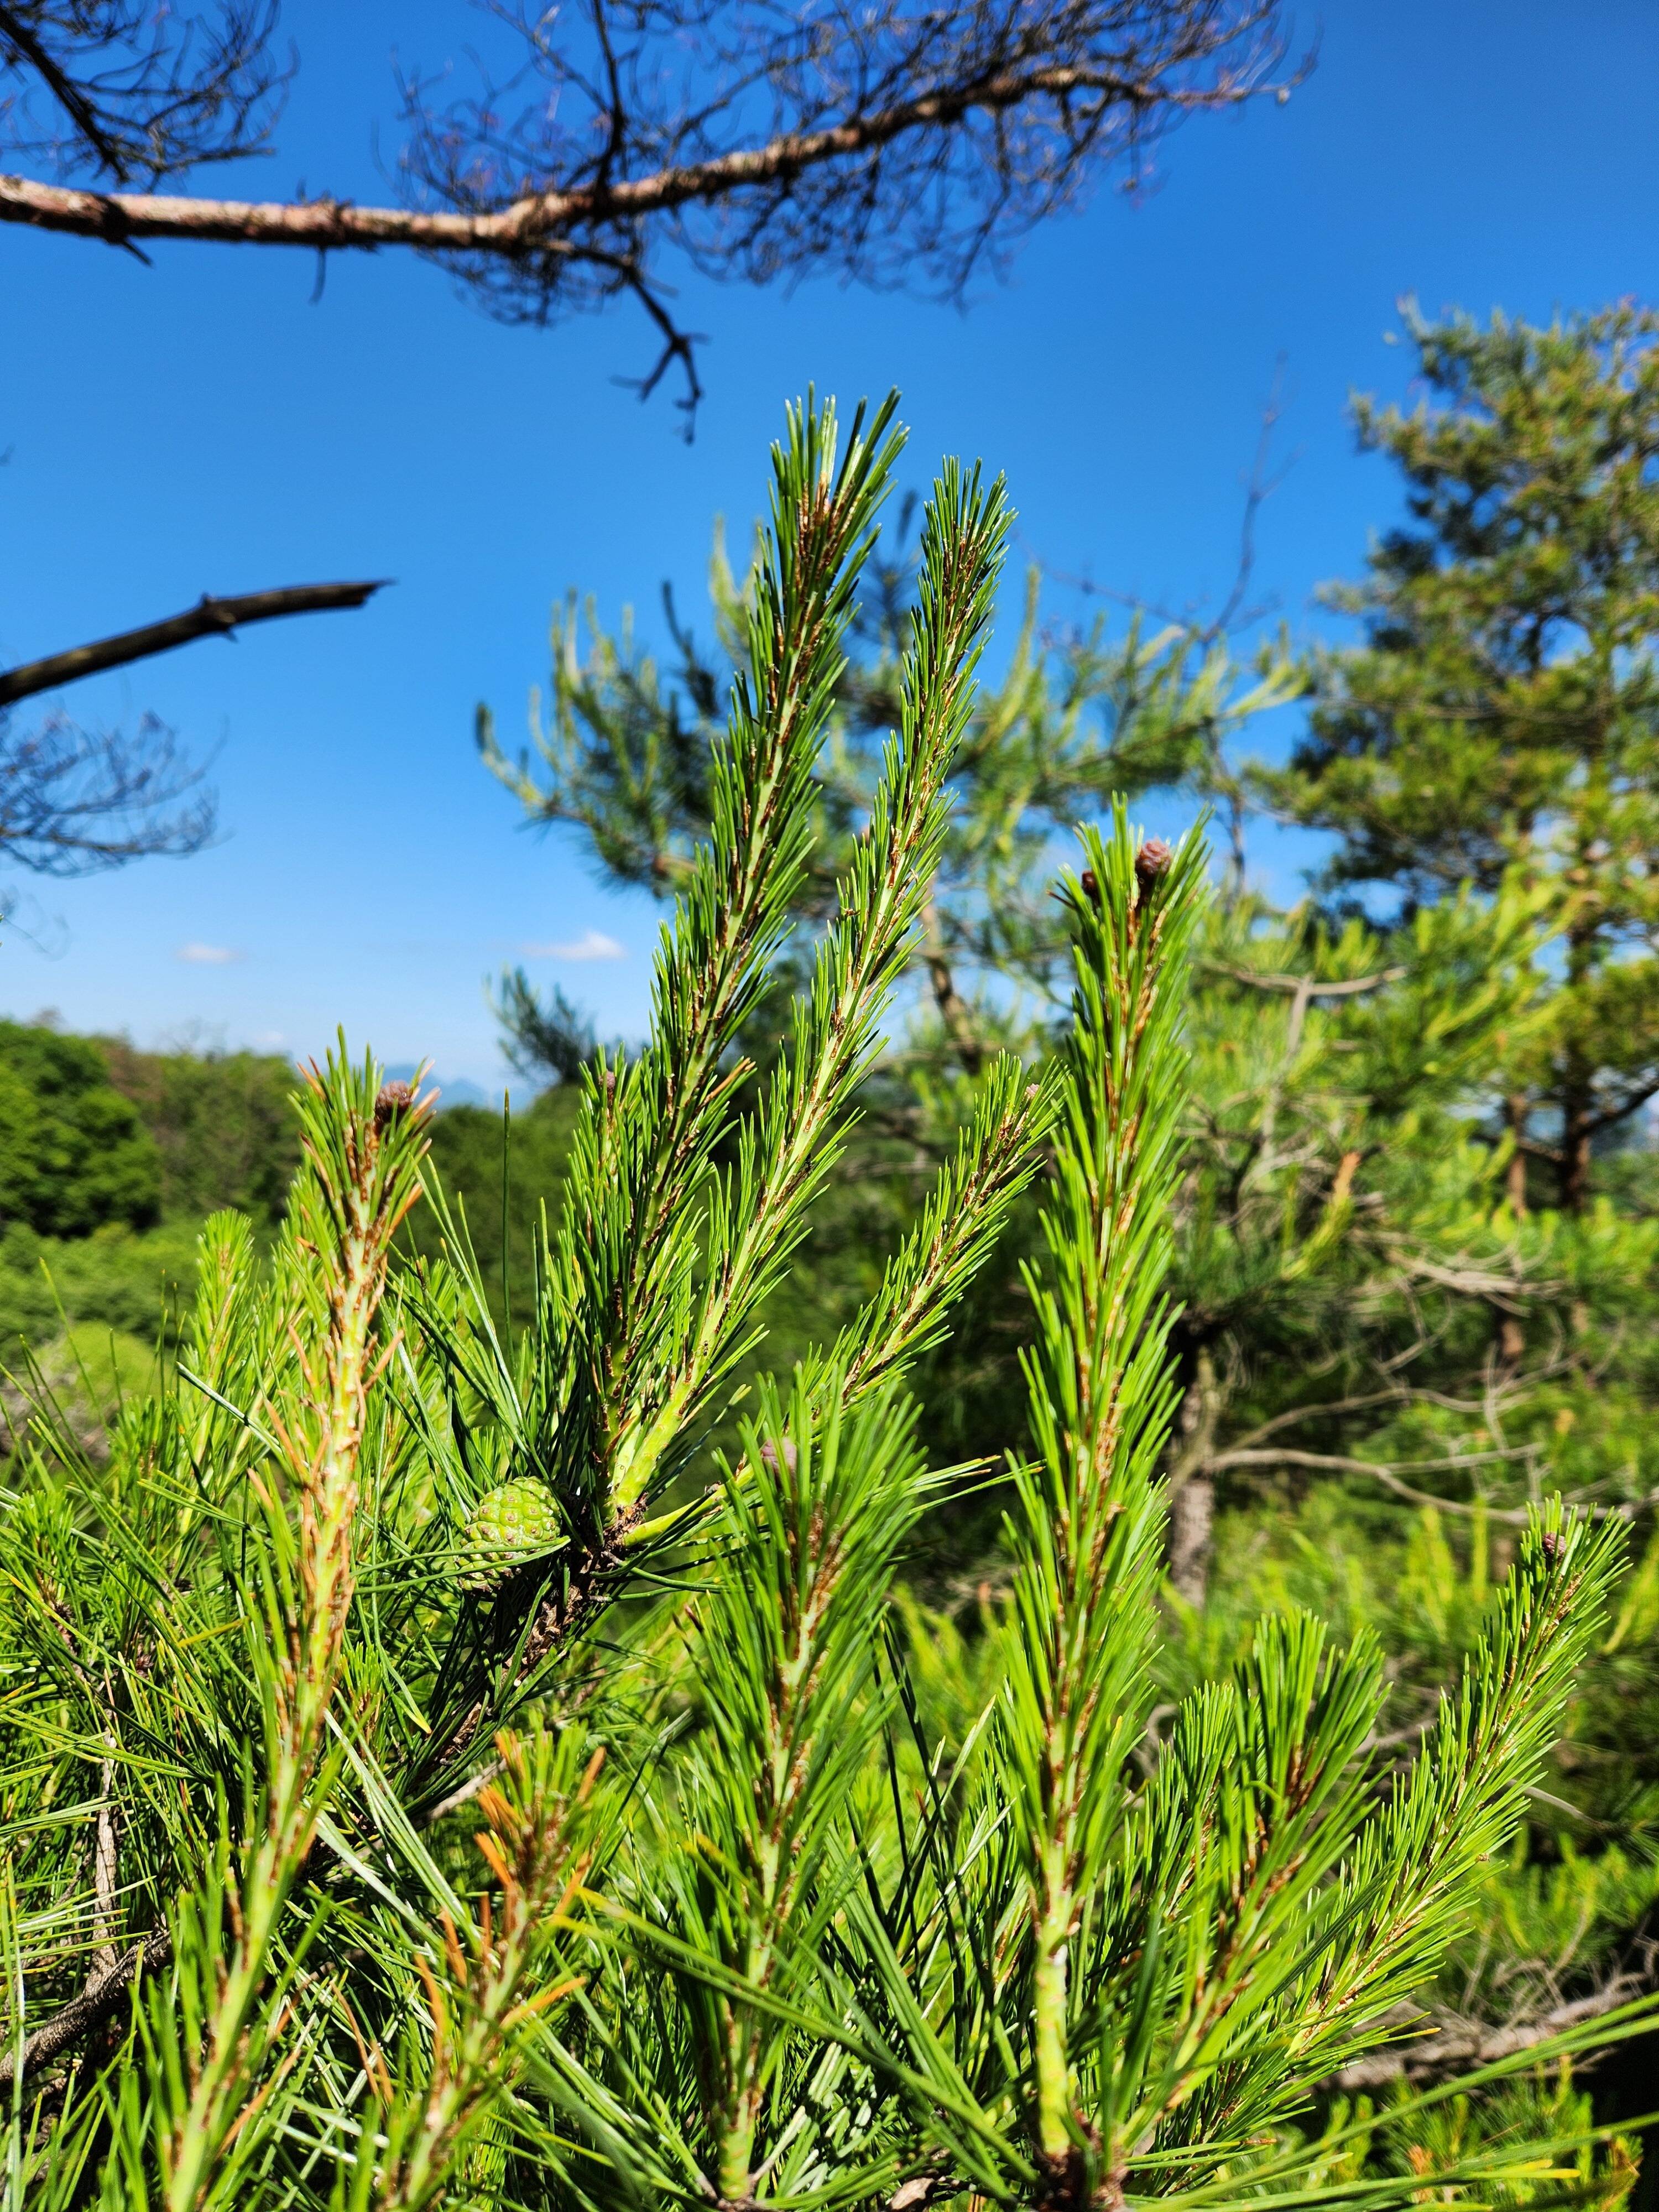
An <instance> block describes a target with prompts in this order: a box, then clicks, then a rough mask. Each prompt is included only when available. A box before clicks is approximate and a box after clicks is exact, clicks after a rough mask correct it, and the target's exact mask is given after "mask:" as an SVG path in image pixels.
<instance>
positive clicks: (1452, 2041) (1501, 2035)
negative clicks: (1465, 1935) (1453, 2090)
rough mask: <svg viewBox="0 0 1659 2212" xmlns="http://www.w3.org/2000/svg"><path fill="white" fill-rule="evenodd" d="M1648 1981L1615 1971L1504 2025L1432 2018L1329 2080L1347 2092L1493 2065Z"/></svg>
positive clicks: (1600, 2012) (1616, 2004)
mask: <svg viewBox="0 0 1659 2212" xmlns="http://www.w3.org/2000/svg"><path fill="white" fill-rule="evenodd" d="M1647 1986H1648V1984H1646V1983H1645V1981H1644V1980H1643V1979H1641V1978H1639V1977H1638V1976H1635V1975H1630V1974H1620V1975H1619V1976H1617V1977H1616V1978H1614V1979H1613V1980H1612V1981H1610V1982H1609V1983H1608V1984H1607V1986H1606V1987H1605V1988H1604V1989H1600V1990H1595V1991H1593V1992H1592V1993H1591V1995H1590V1996H1586V1997H1577V1998H1575V1999H1574V2000H1573V2002H1571V2003H1570V2004H1560V2005H1557V2006H1555V2007H1554V2008H1553V2010H1552V2011H1549V2012H1547V2013H1545V2014H1543V2015H1541V2017H1540V2018H1539V2019H1537V2020H1534V2021H1524V2022H1522V2021H1517V2022H1516V2024H1515V2025H1513V2026H1511V2027H1491V2026H1489V2025H1488V2024H1487V2023H1486V2021H1462V2020H1455V2019H1452V2018H1445V2019H1443V2021H1438V2022H1437V2023H1436V2024H1435V2025H1434V2026H1433V2027H1432V2029H1431V2033H1428V2034H1427V2035H1425V2037H1424V2038H1423V2039H1422V2041H1421V2042H1418V2043H1409V2044H1404V2045H1399V2044H1397V2045H1395V2047H1394V2048H1393V2049H1392V2050H1389V2051H1378V2052H1377V2054H1376V2056H1375V2057H1371V2058H1362V2059H1361V2060H1360V2061H1359V2063H1358V2064H1357V2065H1354V2066H1347V2067H1345V2068H1344V2069H1343V2070H1342V2071H1341V2073H1340V2074H1339V2075H1336V2076H1335V2078H1334V2081H1333V2083H1332V2085H1331V2086H1332V2087H1334V2088H1337V2089H1340V2090H1343V2091H1346V2093H1349V2094H1352V2093H1354V2092H1356V2091H1358V2090H1364V2089H1380V2088H1382V2087H1384V2086H1385V2085H1386V2084H1387V2083H1388V2082H1389V2081H1398V2080H1399V2078H1400V2076H1401V2075H1402V2074H1403V2075H1405V2076H1406V2078H1407V2080H1408V2081H1413V2082H1421V2081H1431V2080H1433V2079H1435V2078H1437V2077H1441V2076H1444V2075H1449V2074H1456V2073H1461V2072H1463V2071H1465V2070H1466V2069H1471V2068H1474V2067H1477V2066H1491V2065H1494V2064H1496V2063H1497V2062H1498V2060H1499V2059H1500V2058H1512V2057H1515V2056H1516V2053H1517V2052H1519V2051H1534V2050H1535V2049H1536V2048H1537V2047H1538V2045H1540V2044H1541V2043H1547V2041H1548V2040H1549V2039H1550V2038H1551V2037H1552V2036H1555V2035H1560V2034H1562V2033H1565V2030H1567V2029H1568V2028H1570V2027H1579V2026H1581V2025H1582V2024H1583V2022H1584V2021H1587V2020H1600V2019H1601V2018H1602V2017H1603V2016H1604V2015H1606V2014H1607V2013H1610V2012H1616V2011H1617V2010H1618V2009H1619V2008H1620V2005H1623V2004H1628V2003H1629V2002H1630V2001H1631V1999H1632V1997H1636V1996H1640V1995H1641V1994H1642V1992H1643V1990H1644V1989H1645V1988H1646V1987H1647Z"/></svg>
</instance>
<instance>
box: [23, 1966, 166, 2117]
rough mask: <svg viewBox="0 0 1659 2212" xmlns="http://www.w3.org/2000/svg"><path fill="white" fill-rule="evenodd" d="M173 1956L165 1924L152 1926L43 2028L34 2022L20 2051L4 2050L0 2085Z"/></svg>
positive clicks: (88, 2025) (51, 2054)
mask: <svg viewBox="0 0 1659 2212" xmlns="http://www.w3.org/2000/svg"><path fill="white" fill-rule="evenodd" d="M172 1955H173V1937H172V1936H171V1934H170V1933H169V1932H168V1930H167V1929H165V1928H157V1929H153V1930H152V1932H151V1933H150V1934H149V1935H148V1936H145V1937H144V1939H143V1942H140V1943H135V1944H134V1945H133V1946H132V1948H131V1949H130V1950H128V1951H125V1952H123V1953H122V1954H121V1956H120V1957H119V1958H118V1960H116V1962H115V1964H114V1965H113V1966H109V1967H106V1969H105V1970H104V1972H102V1973H100V1974H97V1975H94V1978H93V1979H92V1980H91V1981H89V1982H88V1984H87V1986H86V1988H85V1989H84V1990H82V1992H81V1994H80V1996H78V1997H71V1998H70V2002H68V2003H67V2004H66V2005H65V2006H64V2009H63V2010H62V2012H59V2013H54V2014H53V2015H52V2018H51V2019H50V2020H49V2021H46V2024H45V2026H44V2027H37V2028H36V2029H35V2031H34V2033H33V2035H31V2036H30V2037H29V2038H28V2039H27V2042H26V2043H25V2044H24V2045H23V2048H22V2051H21V2053H19V2052H17V2051H7V2052H6V2054H5V2056H4V2057H3V2058H0V2089H9V2087H11V2084H12V2082H13V2081H14V2080H15V2077H16V2075H17V2074H18V2073H19V2071H20V2070H21V2072H22V2073H23V2074H24V2075H28V2074H31V2073H34V2072H38V2071H39V2069H40V2068H41V2067H42V2066H44V2065H46V2063H48V2061H49V2060H51V2059H53V2058H56V2057H58V2056H59V2054H60V2053H61V2052H63V2051H68V2050H70V2048H71V2047H72V2046H73V2045H76V2044H77V2043H79V2042H81V2041H82V2039H84V2038H85V2037H86V2036H87V2035H88V2034H90V2033H91V2032H92V2030H93V2029H94V2027H97V2026H98V2024H99V2022H100V2021H102V2020H105V2019H106V2018H107V2017H108V2016H109V2015H110V2014H111V2013H112V2011H113V2010H114V2009H115V2007H116V2006H117V2005H118V2003H119V2002H120V2000H121V1998H122V1996H124V1995H125V1992H126V1991H127V1990H128V1989H130V1988H131V1985H132V1984H133V1983H134V1982H135V1981H136V1980H137V1978H138V1977H139V1975H140V1974H146V1973H149V1972H152V1971H153V1970H154V1969H155V1967H157V1966H165V1965H166V1963H167V1960H168V1959H169V1958H171V1956H172ZM20 2057H21V2069H20V2066H19V2059H20Z"/></svg>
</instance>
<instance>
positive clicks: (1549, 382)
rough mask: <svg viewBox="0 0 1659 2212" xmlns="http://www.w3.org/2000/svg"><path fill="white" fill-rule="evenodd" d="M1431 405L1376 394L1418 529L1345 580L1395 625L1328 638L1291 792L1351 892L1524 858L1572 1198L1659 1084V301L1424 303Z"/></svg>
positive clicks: (1433, 894) (1536, 1068) (1528, 1068)
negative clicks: (1483, 306) (1541, 897)
mask: <svg viewBox="0 0 1659 2212" xmlns="http://www.w3.org/2000/svg"><path fill="white" fill-rule="evenodd" d="M1407 336H1408V337H1409V338H1410V340H1411V342H1412V343H1413V345H1414V346H1415V347H1416V349H1417V352H1418V372H1419V377H1420V380H1421V382H1422V385H1423V386H1424V388H1425V393H1426V394H1427V395H1428V396H1427V397H1425V399H1424V401H1423V402H1422V403H1421V404H1419V407H1418V408H1417V409H1416V410H1413V412H1411V413H1409V414H1407V413H1405V412H1403V411H1402V410H1399V409H1397V408H1382V407H1377V406H1375V405H1373V404H1370V403H1369V402H1361V403H1360V404H1359V406H1358V410H1357V418H1358V428H1359V435H1360V441H1361V443H1362V445H1363V446H1364V447H1368V448H1370V450H1372V451H1376V452H1381V453H1386V454H1387V455H1388V456H1389V458H1390V459H1392V460H1394V461H1395V463H1396V464H1397V465H1398V466H1399V468H1400V470H1401V473H1402V475H1403V476H1404V477H1405V480H1406V483H1407V504H1408V509H1409V513H1410V516H1411V526H1409V527H1407V528H1403V529H1400V530H1396V531H1394V532H1390V533H1389V535H1388V536H1387V537H1385V538H1383V541H1382V543H1381V544H1380V545H1379V546H1378V547H1377V549H1376V551H1375V552H1374V553H1373V555H1372V556H1371V561H1370V574H1369V575H1368V576H1367V578H1366V580H1364V583H1362V584H1360V585H1358V586H1344V587H1342V588H1340V589H1338V590H1335V591H1333V592H1331V593H1330V594H1329V598H1330V601H1331V604H1333V605H1335V606H1337V607H1339V608H1340V609H1342V610H1343V611H1346V612H1348V613H1351V614H1354V615H1357V616H1358V617H1360V618H1361V619H1362V620H1363V622H1364V625H1365V629H1366V633H1367V641H1366V643H1365V644H1364V646H1362V647H1358V648H1356V649H1349V650H1346V651H1339V652H1333V653H1327V654H1326V655H1324V656H1323V657H1322V659H1320V660H1319V661H1318V663H1317V665H1316V673H1315V681H1316V694H1317V696H1316V707H1315V710H1314V713H1313V715H1312V717H1311V719H1310V726H1309V731H1308V735H1307V737H1306V738H1305V740H1304V742H1303V743H1302V744H1300V745H1299V746H1298V747H1297V750H1296V753H1295V756H1294V757H1293V759H1292V761H1291V765H1290V767H1289V769H1286V770H1285V772H1284V774H1283V775H1279V776H1277V777H1273V778H1269V779H1267V787H1268V789H1269V790H1270V791H1271V793H1272V794H1273V798H1274V800H1275V803H1277V804H1278V805H1281V806H1283V807H1285V808H1286V809H1287V810H1288V811H1291V812H1292V813H1294V815H1295V816H1296V817H1297V819H1298V820H1300V821H1303V822H1307V823H1312V824H1315V825H1316V826H1318V827H1320V828H1322V829H1332V830H1334V831H1336V832H1337V833H1338V836H1339V837H1340V844H1339V846H1338V848H1337V851H1336V853H1335V854H1334V857H1333V859H1332V860H1331V862H1330V864H1329V866H1328V871H1327V875H1328V880H1329V881H1330V882H1331V883H1332V884H1372V883H1383V884H1391V885H1394V886H1395V887H1397V888H1398V890H1400V891H1401V893H1402V894H1403V895H1404V896H1406V897H1407V899H1408V900H1410V901H1420V900H1437V899H1440V898H1443V897H1445V896H1450V895H1452V894H1454V893H1455V891H1456V890H1457V888H1458V886H1459V885H1461V884H1465V883H1468V884H1474V886H1475V887H1476V888H1477V889H1479V890H1482V891H1485V892H1487V893H1492V892H1495V891H1496V890H1498V885H1499V884H1500V882H1501V881H1502V879H1503V878H1504V875H1505V873H1506V872H1507V871H1509V870H1511V869H1516V870H1518V871H1520V872H1521V873H1522V875H1523V877H1524V878H1526V880H1527V881H1528V883H1531V884H1536V885H1537V886H1538V887H1539V889H1540V890H1541V892H1542V893H1544V894H1545V895H1546V896H1547V900H1548V903H1549V908H1550V926H1551V930H1552V933H1553V934H1554V935H1556V936H1557V937H1558V938H1559V942H1560V946H1561V972H1560V975H1559V981H1555V982H1554V983H1553V987H1550V986H1547V1019H1546V1020H1545V1021H1544V1022H1543V1023H1542V1024H1539V1025H1535V1026H1534V1029H1533V1030H1531V1032H1530V1033H1529V1035H1528V1037H1527V1039H1526V1040H1525V1042H1524V1043H1522V1044H1521V1045H1520V1048H1518V1049H1516V1050H1514V1051H1512V1052H1511V1053H1510V1054H1507V1055H1506V1056H1505V1057H1506V1062H1507V1065H1506V1068H1505V1087H1506V1090H1507V1091H1508V1092H1509V1093H1510V1127H1511V1131H1512V1133H1513V1135H1514V1137H1515V1139H1516V1143H1517V1144H1518V1145H1519V1146H1522V1149H1523V1152H1525V1153H1526V1155H1527V1156H1528V1157H1530V1158H1534V1159H1535V1160H1536V1161H1537V1162H1538V1163H1539V1165H1540V1167H1541V1169H1544V1170H1549V1171H1550V1172H1549V1178H1548V1179H1549V1182H1550V1184H1551V1186H1552V1190H1553V1196H1554V1197H1555V1200H1556V1202H1557V1203H1559V1205H1561V1206H1564V1207H1565V1208H1566V1209H1567V1210H1569V1211H1577V1210H1579V1209H1581V1208H1582V1207H1583V1206H1584V1205H1585V1204H1586V1203H1587V1202H1588V1199H1589V1186H1590V1161H1591V1155H1592V1146H1593V1145H1594V1143H1595V1139H1596V1138H1597V1137H1598V1136H1600V1135H1601V1134H1602V1133H1604V1132H1606V1131H1608V1130H1612V1129H1615V1128H1617V1127H1619V1126H1620V1124H1621V1123H1623V1122H1624V1121H1626V1120H1627V1119H1628V1117H1629V1116H1630V1115H1632V1114H1634V1113H1635V1112H1637V1111H1638V1109H1639V1108H1640V1107H1641V1106H1642V1105H1643V1104H1644V1103H1645V1102H1646V1101H1647V1100H1648V1099H1649V1098H1650V1097H1652V1096H1653V1095H1654V1093H1655V1092H1656V1091H1659V964H1656V960H1655V944H1656V938H1655V933H1656V929H1659V902H1656V893H1655V890H1654V885H1653V881H1652V869H1651V866H1650V856H1651V854H1652V852H1653V849H1654V846H1655V842H1656V837H1659V814H1656V811H1655V810H1656V799H1655V788H1656V768H1659V750H1656V745H1659V666H1656V663H1655V660H1654V657H1653V652H1652V647H1651V642H1650V641H1651V638H1652V635H1653V629H1654V617H1655V609H1656V605H1659V599H1656V592H1659V475H1656V471H1655V465H1654V452H1655V440H1656V432H1659V346H1656V343H1655V341H1656V338H1659V318H1656V317H1655V316H1654V315H1653V314H1651V313H1648V312H1646V311H1644V310H1639V309H1638V308H1636V307H1632V306H1629V305H1624V306H1620V307H1613V308H1608V309H1607V310H1605V311H1603V312H1602V313H1600V314H1596V315H1591V316H1586V317H1582V318H1578V319H1573V320H1571V321H1566V322H1558V323H1556V324H1554V325H1552V326H1551V327H1550V328H1548V329H1547V330H1541V329H1536V328H1534V327H1532V326H1531V325H1528V324H1525V323H1522V322H1518V321H1510V320H1508V319H1505V318H1504V317H1502V316H1496V317H1494V318H1493V319H1492V324H1491V325H1490V326H1489V327H1487V328H1486V329H1484V330H1483V329H1481V328H1480V326H1479V325H1476V324H1474V323H1473V322H1471V321H1470V320H1468V319H1467V318H1462V317H1458V318H1454V319H1450V320H1449V321H1445V322H1441V323H1430V322H1426V321H1425V320H1423V319H1421V318H1419V317H1418V316H1416V315H1415V314H1413V315H1412V316H1411V317H1410V318H1409V319H1408V322H1407Z"/></svg>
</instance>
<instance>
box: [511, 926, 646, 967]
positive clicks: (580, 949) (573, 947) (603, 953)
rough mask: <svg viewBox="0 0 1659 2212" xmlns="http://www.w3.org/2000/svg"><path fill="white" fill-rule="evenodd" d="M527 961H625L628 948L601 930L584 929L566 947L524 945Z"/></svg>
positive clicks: (521, 947)
mask: <svg viewBox="0 0 1659 2212" xmlns="http://www.w3.org/2000/svg"><path fill="white" fill-rule="evenodd" d="M520 951H521V952H523V954H524V956H525V957H526V959H527V960H626V959H627V957H628V947H627V946H626V945H618V944H617V940H616V939H615V938H614V937H607V936H606V935H605V932H604V931H603V930H602V929H585V930H583V932H582V933H581V935H580V937H577V938H573V939H571V941H570V942H569V944H568V945H521V946H520Z"/></svg>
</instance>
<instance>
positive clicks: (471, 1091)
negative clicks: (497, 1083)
mask: <svg viewBox="0 0 1659 2212" xmlns="http://www.w3.org/2000/svg"><path fill="white" fill-rule="evenodd" d="M415 1070H416V1062H415V1061H414V1060H397V1061H389V1062H388V1063H387V1066H386V1081H387V1082H388V1083H412V1082H413V1081H414V1080H415ZM426 1080H427V1082H428V1085H431V1086H434V1087H435V1088H436V1090H437V1091H438V1092H439V1094H440V1096H439V1099H438V1111H439V1112H440V1113H441V1114H445V1113H447V1112H448V1110H449V1109H450V1108H451V1107H452V1106H487V1107H488V1108H489V1111H490V1112H491V1113H492V1114H499V1113H500V1112H501V1091H486V1090H485V1089H484V1087H483V1084H481V1083H475V1082H474V1081H473V1080H472V1079H471V1076H470V1075H434V1074H431V1073H428V1076H427V1079H426Z"/></svg>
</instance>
